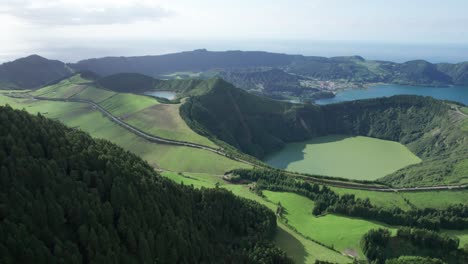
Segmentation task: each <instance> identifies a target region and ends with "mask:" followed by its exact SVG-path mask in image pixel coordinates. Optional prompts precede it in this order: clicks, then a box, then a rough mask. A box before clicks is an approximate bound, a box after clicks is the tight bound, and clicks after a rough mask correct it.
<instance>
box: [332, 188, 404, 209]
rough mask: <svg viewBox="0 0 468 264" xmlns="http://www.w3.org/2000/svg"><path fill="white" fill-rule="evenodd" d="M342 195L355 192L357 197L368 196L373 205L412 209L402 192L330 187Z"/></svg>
mask: <svg viewBox="0 0 468 264" xmlns="http://www.w3.org/2000/svg"><path fill="white" fill-rule="evenodd" d="M330 188H331V189H332V190H333V191H335V192H336V193H338V194H339V195H340V196H341V195H343V194H354V196H355V197H356V198H359V199H366V198H368V199H369V200H370V202H371V203H372V204H373V205H376V206H381V207H385V208H392V207H399V208H401V209H403V210H410V209H411V206H410V205H409V204H408V203H407V202H405V200H404V199H403V196H402V195H401V194H400V193H395V192H373V191H366V190H356V189H346V188H338V187H330Z"/></svg>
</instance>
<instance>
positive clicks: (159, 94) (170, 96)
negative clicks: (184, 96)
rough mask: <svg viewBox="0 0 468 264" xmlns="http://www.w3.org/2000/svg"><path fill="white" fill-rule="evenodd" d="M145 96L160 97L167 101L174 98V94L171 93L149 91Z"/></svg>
mask: <svg viewBox="0 0 468 264" xmlns="http://www.w3.org/2000/svg"><path fill="white" fill-rule="evenodd" d="M145 94H146V95H149V96H154V97H161V98H166V99H168V100H172V99H174V98H175V97H176V95H177V94H176V93H174V92H171V91H151V92H145Z"/></svg>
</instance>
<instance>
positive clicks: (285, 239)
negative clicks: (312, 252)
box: [275, 226, 308, 264]
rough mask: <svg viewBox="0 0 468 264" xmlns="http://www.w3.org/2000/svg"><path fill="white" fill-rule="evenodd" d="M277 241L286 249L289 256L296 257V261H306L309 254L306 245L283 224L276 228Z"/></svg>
mask: <svg viewBox="0 0 468 264" xmlns="http://www.w3.org/2000/svg"><path fill="white" fill-rule="evenodd" d="M275 241H276V244H277V245H278V246H279V247H280V248H281V249H283V250H284V251H286V253H287V254H288V256H289V257H291V258H293V259H294V262H295V263H298V264H299V263H306V257H307V255H308V254H307V252H306V250H305V247H304V245H302V243H301V242H300V241H299V240H297V238H295V237H294V236H293V235H291V234H290V233H288V232H287V231H286V230H284V229H283V227H281V226H278V228H277V229H276V235H275Z"/></svg>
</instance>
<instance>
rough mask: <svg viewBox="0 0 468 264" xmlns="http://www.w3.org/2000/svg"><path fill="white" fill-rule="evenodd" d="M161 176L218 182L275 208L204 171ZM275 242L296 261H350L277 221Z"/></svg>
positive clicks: (241, 187) (197, 184) (199, 183)
mask: <svg viewBox="0 0 468 264" xmlns="http://www.w3.org/2000/svg"><path fill="white" fill-rule="evenodd" d="M161 175H162V176H164V177H167V178H169V179H171V180H173V181H175V182H177V183H181V182H183V184H184V185H191V184H193V186H194V187H195V188H201V187H206V188H214V187H215V184H216V183H219V187H220V188H225V189H227V190H230V191H232V193H234V194H235V195H237V196H240V197H244V198H246V199H250V200H254V201H257V202H259V203H261V204H263V205H265V206H267V207H268V208H270V209H271V210H276V204H274V203H272V202H270V201H267V200H265V199H263V198H261V197H260V196H258V195H256V194H255V193H253V192H252V191H250V190H249V189H248V187H247V186H246V185H241V184H229V183H227V182H225V181H223V180H222V179H221V178H220V177H218V176H214V175H209V174H205V173H183V175H180V174H178V173H174V172H168V171H165V172H162V173H161ZM275 243H276V245H277V246H279V247H280V248H282V249H283V250H284V251H286V252H287V253H288V255H289V256H291V257H292V258H293V259H294V260H295V261H296V263H314V262H315V260H317V259H319V260H325V261H329V262H332V263H351V262H352V260H351V259H350V258H348V257H345V256H343V255H342V254H339V253H337V252H335V251H332V250H330V249H328V248H326V247H323V246H321V245H319V244H317V243H315V242H313V241H311V240H308V239H306V238H304V237H303V236H301V235H299V234H297V233H295V232H294V231H292V230H291V229H290V228H289V227H287V226H285V225H284V224H282V223H281V222H278V230H277V233H276V235H275Z"/></svg>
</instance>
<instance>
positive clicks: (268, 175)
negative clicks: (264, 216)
mask: <svg viewBox="0 0 468 264" xmlns="http://www.w3.org/2000/svg"><path fill="white" fill-rule="evenodd" d="M231 174H232V175H233V177H231V178H232V179H233V180H234V181H240V180H248V181H253V182H255V191H256V192H257V193H259V194H261V192H262V190H270V191H287V192H294V193H297V194H299V195H303V196H305V197H308V198H310V199H311V200H313V201H314V204H315V205H314V208H312V209H311V212H312V214H314V215H321V214H325V213H336V214H342V215H346V216H353V217H361V218H365V219H369V220H376V221H380V222H383V223H386V224H390V225H401V226H410V227H419V228H425V229H430V230H440V229H441V228H443V229H459V230H461V229H467V228H468V205H464V204H457V205H451V206H449V207H447V208H446V209H432V208H424V209H412V210H409V211H404V210H402V209H400V208H398V207H394V208H384V207H378V206H375V205H373V204H372V203H371V202H370V200H369V199H368V198H366V199H360V198H356V197H355V196H354V195H353V194H344V195H342V196H339V195H338V194H337V193H335V192H334V191H333V190H331V189H330V188H328V187H327V186H326V185H322V186H320V185H318V184H311V183H309V182H306V181H303V180H298V179H296V178H293V177H289V176H287V175H286V174H285V173H284V172H282V171H280V170H268V169H252V170H249V169H237V170H233V171H232V172H231Z"/></svg>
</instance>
